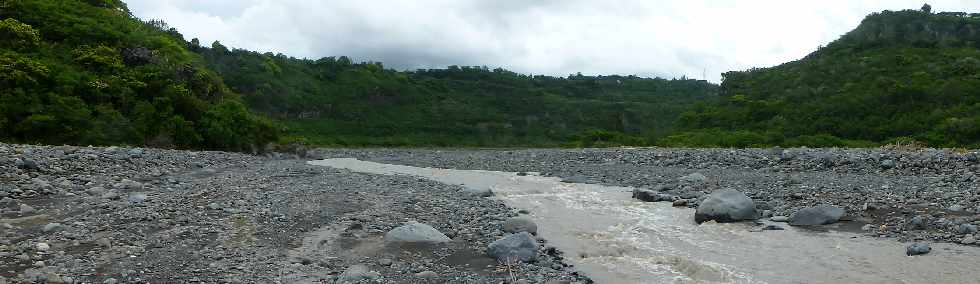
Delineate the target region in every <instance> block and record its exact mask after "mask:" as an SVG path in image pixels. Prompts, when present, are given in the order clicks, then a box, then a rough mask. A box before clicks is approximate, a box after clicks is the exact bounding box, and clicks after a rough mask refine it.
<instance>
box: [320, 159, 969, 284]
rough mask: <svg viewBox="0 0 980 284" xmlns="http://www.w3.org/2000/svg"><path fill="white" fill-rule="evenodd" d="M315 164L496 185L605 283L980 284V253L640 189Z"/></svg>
mask: <svg viewBox="0 0 980 284" xmlns="http://www.w3.org/2000/svg"><path fill="white" fill-rule="evenodd" d="M310 164H313V165H319V166H328V167H334V168H342V169H349V170H352V171H357V172H365V173H374V174H386V175H412V176H418V177H422V178H426V179H431V180H435V181H439V182H443V183H447V184H458V185H462V186H465V187H468V188H474V189H485V188H489V189H491V190H493V192H494V193H495V197H494V198H498V199H500V200H502V201H504V202H505V203H507V204H508V205H509V206H511V207H512V208H517V209H526V210H528V211H530V212H531V213H530V214H529V215H528V216H529V217H530V218H531V219H533V220H534V221H535V222H536V223H537V224H538V234H539V235H541V236H543V237H544V238H546V239H547V240H548V242H549V244H550V245H552V246H555V247H557V248H559V249H561V250H562V251H564V252H565V255H566V259H567V260H568V261H569V262H570V263H572V264H574V265H575V266H576V268H577V269H579V270H580V271H582V272H584V273H586V274H587V275H589V276H590V277H591V278H592V279H594V280H596V282H598V283H980V262H978V260H980V248H976V247H967V246H960V245H955V244H933V245H932V247H933V251H932V253H930V254H928V255H924V256H916V257H908V256H906V255H905V244H903V243H900V242H897V241H895V240H890V239H875V238H870V237H866V236H862V235H859V234H855V233H850V232H845V231H835V230H827V231H815V230H809V229H799V228H794V227H790V226H787V225H786V224H777V225H779V226H781V227H783V228H785V230H774V231H758V230H755V229H756V228H757V227H758V226H756V225H755V224H752V223H733V224H717V223H705V224H702V225H698V224H695V222H694V217H693V216H694V210H693V209H689V208H674V207H671V204H670V203H663V202H661V203H647V202H639V201H637V200H634V199H632V198H631V192H632V188H628V187H614V186H601V185H592V184H579V183H565V182H561V181H560V179H558V178H554V177H543V176H538V175H536V174H534V173H531V174H528V175H518V174H517V173H508V172H494V171H478V170H453V169H435V168H419V167H410V166H401V165H389V164H380V163H374V162H366V161H360V160H356V159H327V160H319V161H311V162H310Z"/></svg>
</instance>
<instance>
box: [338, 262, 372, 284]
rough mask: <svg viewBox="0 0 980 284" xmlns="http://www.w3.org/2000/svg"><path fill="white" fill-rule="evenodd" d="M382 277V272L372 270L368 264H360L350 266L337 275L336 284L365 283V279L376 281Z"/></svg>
mask: <svg viewBox="0 0 980 284" xmlns="http://www.w3.org/2000/svg"><path fill="white" fill-rule="evenodd" d="M380 278H381V274H380V273H377V272H374V271H371V269H369V268H368V267H367V266H366V265H363V264H358V265H353V266H351V267H348V268H347V270H344V273H341V274H340V276H338V277H337V281H336V282H334V283H336V284H348V283H363V282H365V281H376V280H378V279H380Z"/></svg>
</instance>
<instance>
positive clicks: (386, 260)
mask: <svg viewBox="0 0 980 284" xmlns="http://www.w3.org/2000/svg"><path fill="white" fill-rule="evenodd" d="M391 264H392V261H391V259H390V258H382V259H380V260H378V265H381V266H391Z"/></svg>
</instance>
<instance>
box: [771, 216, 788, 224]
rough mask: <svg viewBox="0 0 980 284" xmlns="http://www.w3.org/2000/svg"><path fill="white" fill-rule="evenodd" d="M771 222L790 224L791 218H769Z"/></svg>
mask: <svg viewBox="0 0 980 284" xmlns="http://www.w3.org/2000/svg"><path fill="white" fill-rule="evenodd" d="M769 221H773V222H780V223H785V222H789V217H787V216H772V218H769Z"/></svg>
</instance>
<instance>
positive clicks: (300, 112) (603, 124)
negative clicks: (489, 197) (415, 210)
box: [191, 40, 717, 146]
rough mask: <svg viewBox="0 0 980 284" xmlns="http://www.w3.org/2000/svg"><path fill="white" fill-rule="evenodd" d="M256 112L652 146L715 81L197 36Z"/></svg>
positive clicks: (353, 130) (351, 135)
mask: <svg viewBox="0 0 980 284" xmlns="http://www.w3.org/2000/svg"><path fill="white" fill-rule="evenodd" d="M191 44H192V47H191V49H192V50H194V51H197V52H198V53H200V54H201V55H202V56H203V57H204V58H205V59H206V60H207V61H208V63H209V64H210V67H211V68H213V69H214V70H216V71H217V72H218V73H219V74H220V75H222V76H223V77H224V78H225V82H227V83H228V85H229V86H230V87H231V88H232V89H233V90H235V91H236V92H240V93H243V94H248V95H247V96H245V98H246V100H247V101H248V103H249V105H250V106H252V107H253V109H255V110H258V111H261V112H264V113H266V114H269V115H271V116H273V117H276V118H279V119H281V120H282V121H284V122H285V124H286V125H288V126H289V129H290V134H291V135H292V136H296V137H303V138H305V139H306V140H307V141H309V142H312V143H314V144H320V145H384V146H393V145H394V146H420V145H424V146H559V145H579V146H599V145H617V144H648V141H654V140H655V139H656V138H658V137H662V136H663V135H665V134H666V133H668V132H669V131H671V130H672V127H673V124H674V122H675V121H676V119H677V116H678V115H679V114H680V113H681V112H682V111H683V110H685V109H688V108H689V107H690V106H692V105H693V103H694V102H696V101H698V100H704V99H707V98H711V97H714V94H715V90H716V88H717V85H713V84H710V83H707V82H705V81H699V80H689V79H681V80H666V79H647V78H639V77H635V76H597V77H591V76H582V75H572V76H569V77H567V78H557V77H550V76H540V75H539V76H529V75H523V74H517V73H514V72H510V71H507V70H503V69H494V70H490V69H488V68H486V67H458V66H450V67H449V68H447V69H432V70H418V71H414V72H401V71H394V70H391V69H386V68H384V66H383V65H382V64H381V63H377V62H362V63H354V62H351V59H349V58H347V57H328V58H322V59H319V60H306V59H296V58H290V57H287V56H284V55H281V54H271V53H266V54H260V53H256V52H251V51H246V50H238V49H236V50H229V49H228V48H227V47H225V46H223V45H221V44H220V43H217V42H216V43H213V44H211V47H210V48H209V47H204V46H201V45H200V43H198V42H197V41H196V40H192V41H191Z"/></svg>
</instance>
